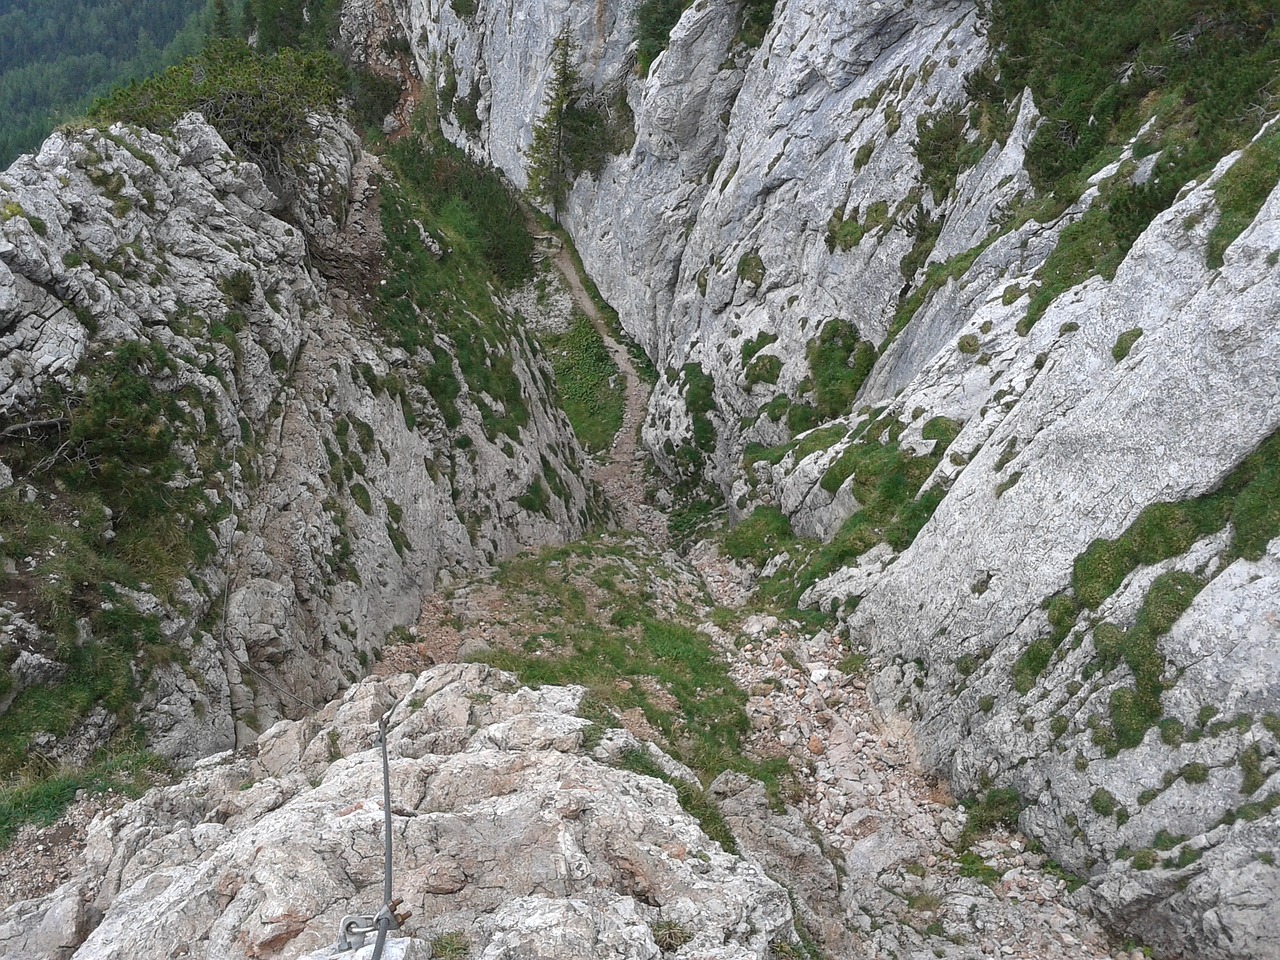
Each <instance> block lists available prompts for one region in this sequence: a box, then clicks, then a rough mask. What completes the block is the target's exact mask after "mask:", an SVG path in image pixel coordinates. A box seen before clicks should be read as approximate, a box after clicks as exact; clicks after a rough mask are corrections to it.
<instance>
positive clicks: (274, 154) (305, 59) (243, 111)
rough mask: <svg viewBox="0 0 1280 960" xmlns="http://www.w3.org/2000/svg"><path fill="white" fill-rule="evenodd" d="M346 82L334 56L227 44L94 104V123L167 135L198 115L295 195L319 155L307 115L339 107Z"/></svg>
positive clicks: (280, 187)
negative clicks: (302, 170) (305, 168)
mask: <svg viewBox="0 0 1280 960" xmlns="http://www.w3.org/2000/svg"><path fill="white" fill-rule="evenodd" d="M344 79H345V77H344V70H343V67H342V66H341V64H340V63H339V62H338V60H337V59H336V58H335V57H333V55H331V54H329V53H326V52H319V51H318V52H312V53H302V52H299V51H297V50H293V49H288V48H286V49H281V50H280V51H279V52H277V53H275V54H271V55H269V56H267V55H262V54H259V53H256V52H255V51H254V50H252V49H251V48H250V47H249V46H248V45H246V44H244V43H241V42H239V41H233V40H223V41H218V42H215V43H212V44H210V45H209V46H208V47H207V48H206V49H205V51H204V52H203V53H202V54H200V55H199V56H198V57H193V58H191V59H190V60H188V61H186V62H185V63H182V64H179V65H178V66H176V67H171V68H170V69H168V70H166V71H165V72H164V73H162V74H160V75H159V76H157V77H154V78H152V79H150V80H147V81H145V82H144V83H140V84H136V85H134V86H130V87H123V88H121V89H119V90H116V91H115V92H114V93H112V94H111V95H110V96H108V97H106V98H104V99H102V100H99V101H98V102H97V103H96V104H94V106H93V109H92V110H91V111H90V118H91V119H93V120H95V121H98V122H111V121H116V120H122V121H124V122H126V123H134V124H137V125H138V126H142V127H147V128H149V129H153V130H164V129H167V128H169V127H170V126H172V124H173V123H174V121H176V120H177V119H178V118H179V117H181V116H183V115H184V114H186V113H188V112H190V111H192V110H198V111H199V112H200V113H202V114H203V115H204V117H205V119H206V120H208V121H209V122H210V123H211V124H212V125H213V126H214V127H215V128H216V129H217V130H218V132H219V133H220V134H222V137H223V139H225V140H226V141H227V143H228V145H230V147H231V148H232V149H233V150H234V151H236V153H237V154H239V155H240V156H242V157H245V158H247V159H250V160H252V161H254V162H255V163H257V164H258V165H259V166H261V167H262V169H263V171H264V172H265V173H266V174H267V176H268V177H270V178H271V179H272V181H273V185H274V186H275V187H276V189H278V190H282V191H284V192H285V194H286V195H287V196H292V191H293V190H294V184H295V183H296V180H297V173H296V172H295V169H296V168H297V167H298V166H300V165H305V163H306V162H307V161H308V160H309V159H310V155H311V137H312V133H311V128H310V126H309V125H308V124H307V116H308V114H311V113H314V112H316V111H317V110H334V109H336V107H337V104H338V98H339V96H340V95H341V94H342V91H343V89H344Z"/></svg>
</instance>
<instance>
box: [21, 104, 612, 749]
mask: <svg viewBox="0 0 1280 960" xmlns="http://www.w3.org/2000/svg"><path fill="white" fill-rule="evenodd" d="M312 126H313V129H312V134H313V136H312V142H313V145H314V149H313V152H312V154H311V157H310V160H309V162H308V163H307V165H306V167H305V169H304V170H303V172H302V175H301V182H302V184H303V185H304V186H303V189H302V190H301V191H300V192H299V195H298V196H297V198H296V199H295V200H294V201H293V202H292V203H291V205H290V206H289V207H284V206H282V204H281V203H280V201H279V200H278V199H277V198H276V196H275V195H274V194H273V193H272V191H271V190H270V189H268V187H267V185H266V184H265V183H264V182H263V178H262V175H261V173H260V171H259V169H258V168H257V167H256V166H254V165H252V164H249V163H245V162H241V161H240V160H238V159H236V158H235V157H234V156H233V155H232V153H231V151H230V150H229V149H228V148H227V146H226V144H225V143H224V142H223V141H222V139H221V138H220V137H219V135H218V134H217V133H216V132H215V131H214V129H213V128H211V127H210V126H208V125H206V124H205V123H204V122H203V121H202V120H201V119H199V118H198V117H189V118H187V119H185V120H183V121H181V122H179V123H178V124H177V126H176V127H175V129H174V132H173V135H172V136H168V137H161V136H157V135H154V134H151V133H147V132H144V131H140V130H136V129H131V128H128V127H124V126H116V127H113V128H111V129H110V130H106V129H102V130H87V131H84V132H79V133H68V134H57V135H55V136H54V137H53V138H51V139H50V140H49V141H48V143H46V144H45V146H44V148H43V149H42V150H41V151H40V153H39V154H38V155H36V156H34V157H28V158H23V159H21V160H19V161H18V162H17V163H15V164H14V165H13V166H12V167H11V168H10V169H9V170H8V171H7V172H6V173H4V174H3V175H0V211H3V213H2V214H0V219H2V220H3V222H2V223H0V413H2V414H3V419H0V424H3V425H4V426H3V430H2V431H0V444H3V449H4V452H5V459H6V462H7V466H6V467H5V469H4V471H3V476H2V477H0V480H2V481H3V483H2V489H0V498H2V506H0V510H2V511H3V518H4V523H5V526H4V533H3V535H4V538H5V542H4V545H3V552H4V554H5V557H6V559H5V564H6V570H5V573H4V583H5V598H6V603H5V605H4V609H3V611H2V612H0V628H2V629H3V631H4V632H3V639H4V657H5V661H4V662H5V663H6V664H10V663H12V664H13V669H12V670H11V671H10V675H11V677H12V679H8V678H7V682H6V683H5V685H4V689H3V691H0V694H2V697H0V702H2V703H3V706H4V708H6V709H8V708H12V710H11V714H10V720H11V721H13V722H14V723H18V722H19V721H27V720H30V716H31V710H33V709H35V708H34V707H32V702H33V698H34V697H37V696H39V690H40V689H41V688H42V687H43V688H46V689H47V688H49V687H50V686H51V685H52V687H53V688H54V689H56V690H61V691H62V695H63V697H64V698H65V699H66V700H67V701H68V702H69V703H71V704H72V707H73V709H71V710H69V711H68V712H66V713H64V714H61V715H60V718H59V720H58V721H57V723H56V724H55V725H54V726H52V727H50V728H49V730H50V732H49V733H48V734H43V735H40V736H38V737H37V739H36V741H33V742H32V743H31V746H30V749H38V750H40V751H41V752H43V753H45V754H46V755H48V756H49V757H50V758H51V759H53V760H55V761H57V760H70V761H73V762H83V761H85V760H86V759H87V758H88V757H89V756H91V755H92V753H93V751H94V749H95V748H96V746H98V745H99V744H100V743H101V742H102V741H103V740H104V739H105V738H106V737H107V736H109V735H110V734H111V733H112V732H113V731H114V730H115V729H116V727H117V726H118V724H120V723H122V722H124V721H125V720H126V719H127V709H126V708H127V704H128V700H129V699H130V698H131V696H132V697H133V698H134V699H137V698H139V697H140V703H139V704H138V706H137V711H138V715H139V716H140V718H141V719H142V722H143V724H144V726H145V727H146V731H147V739H148V741H149V743H150V744H151V745H152V746H153V748H154V749H155V750H156V751H157V752H158V753H159V754H161V755H162V756H164V757H167V758H169V759H171V760H174V761H176V762H178V763H182V764H186V763H190V762H191V761H193V760H195V759H196V758H198V757H201V756H205V755H208V754H209V753H212V752H216V751H218V750H223V749H226V748H229V747H231V746H233V745H235V744H236V743H241V742H245V741H246V740H252V739H253V738H254V737H255V736H256V733H254V732H253V731H254V729H262V728H263V727H265V726H266V725H269V724H270V722H271V721H273V720H274V719H275V718H277V717H279V716H280V715H282V714H283V713H296V712H298V711H299V710H300V709H302V708H303V707H304V706H305V705H306V704H309V703H312V702H315V701H321V700H323V699H325V698H327V697H328V696H331V695H332V694H333V693H335V692H336V691H337V690H339V689H341V688H342V687H344V686H345V685H346V684H347V683H349V682H350V681H351V680H353V679H355V677H356V676H357V671H358V670H360V668H361V665H362V664H364V663H366V662H367V661H368V658H369V657H370V656H371V655H372V654H373V653H374V652H375V651H376V650H377V648H378V647H379V646H380V645H381V644H382V643H383V641H384V640H385V638H386V635H387V633H388V632H389V631H390V630H392V629H393V628H394V627H396V626H399V625H404V624H408V623H412V622H413V621H414V620H415V619H416V617H417V614H418V611H419V608H420V604H421V600H422V597H423V596H424V595H425V594H427V593H429V592H430V591H431V590H432V589H433V586H434V585H435V584H437V583H438V582H441V581H447V580H448V579H449V578H450V577H452V576H456V575H457V573H458V572H459V571H460V570H464V569H470V568H474V567H475V566H477V565H483V564H486V563H488V562H490V561H492V560H493V559H494V558H496V557H499V556H503V555H506V554H509V553H511V552H513V551H515V550H517V549H519V548H521V547H524V546H529V545H536V544H543V543H548V542H557V541H559V540H561V539H562V538H565V537H571V536H574V535H577V534H579V533H581V531H582V530H584V529H585V527H586V525H587V523H588V506H589V504H590V506H591V507H592V509H594V506H595V505H594V502H593V501H591V499H590V497H589V495H588V491H587V490H586V488H585V487H584V485H583V481H582V480H581V479H580V477H581V476H582V454H581V451H580V449H579V447H578V445H577V441H576V440H575V439H574V437H573V433H572V430H571V429H570V427H569V425H568V422H567V420H566V419H565V417H564V415H563V413H562V412H561V411H560V410H559V409H558V407H557V406H556V404H555V401H554V400H552V399H551V397H550V394H549V389H550V388H549V383H550V372H549V368H548V366H547V364H546V362H545V361H544V360H543V359H542V358H541V356H540V355H539V354H538V353H537V352H536V350H535V348H534V346H533V345H532V342H531V341H530V340H529V339H528V337H527V335H525V334H524V333H523V332H522V331H521V330H520V328H519V327H518V326H517V325H514V324H511V325H509V326H508V327H506V328H503V331H504V333H505V334H506V339H500V338H499V339H495V340H493V341H492V347H493V349H495V350H498V351H500V352H501V353H502V355H503V356H505V357H506V358H508V361H509V362H508V363H507V369H506V372H507V373H508V374H509V377H510V378H512V380H513V382H514V383H516V384H517V385H518V389H515V390H513V391H512V392H513V393H514V394H515V395H516V396H520V397H522V398H523V402H524V407H523V409H521V410H516V409H512V408H511V407H510V400H508V401H507V403H508V406H506V407H504V405H503V403H502V401H501V400H499V399H498V398H495V397H493V396H490V395H489V394H487V393H483V392H482V388H481V387H480V386H475V387H472V386H469V385H468V384H467V382H466V376H467V373H468V371H467V370H465V369H463V368H462V367H461V366H460V365H459V361H458V360H457V357H456V355H457V354H458V346H457V343H456V342H455V341H454V340H452V339H450V338H448V337H445V336H443V335H441V336H439V337H436V338H435V339H433V340H431V341H430V349H431V352H430V353H427V352H424V351H415V350H412V349H405V348H404V347H402V346H401V345H399V343H398V342H397V341H396V339H394V338H393V337H392V336H391V335H390V334H389V333H388V331H387V329H386V328H385V326H383V325H381V321H380V319H379V318H380V317H381V315H382V313H383V312H384V308H383V306H382V305H381V304H380V302H379V291H380V285H379V284H380V283H382V284H385V283H386V282H387V280H386V279H385V278H386V277H387V276H388V275H389V274H390V273H391V267H390V265H386V266H384V258H383V255H384V249H383V247H384V242H383V236H382V228H381V226H380V222H379V217H378V200H379V188H380V184H382V183H384V182H386V181H387V180H388V178H389V176H390V175H389V173H388V172H387V171H386V170H385V169H383V168H382V167H381V165H380V164H379V163H378V161H377V160H376V159H374V158H373V157H371V156H369V155H367V154H365V153H363V152H362V151H361V149H360V147H359V145H358V141H357V140H356V138H355V137H354V135H353V134H352V133H351V132H350V131H349V130H348V129H346V128H345V126H344V125H342V124H336V123H334V122H332V121H330V120H327V119H325V118H322V117H315V118H313V121H312ZM418 229H419V231H420V232H421V231H422V228H421V225H420V224H419V227H418ZM422 236H423V238H424V239H425V238H426V234H425V233H423V234H422ZM433 242H434V241H433ZM435 252H436V255H437V257H444V258H446V259H445V265H446V266H447V258H448V257H449V253H448V251H446V250H442V249H441V247H440V246H439V245H438V244H436V245H435ZM379 278H383V279H381V281H380V280H379ZM414 309H417V308H414ZM493 309H494V310H496V311H498V312H499V313H498V315H499V316H501V315H502V314H501V307H500V306H497V305H496V304H495V305H493ZM419 316H422V313H421V311H419ZM432 322H433V321H432V319H431V318H430V317H427V318H426V319H425V321H424V325H425V327H426V329H428V330H430V329H431V325H432ZM428 336H430V334H428ZM479 336H480V335H479V334H477V337H479ZM497 336H498V335H497V334H485V335H484V337H485V339H486V343H488V341H489V339H490V338H491V337H497ZM470 349H471V353H472V354H473V355H474V354H475V353H476V351H477V348H476V347H474V346H472V347H471V348H470ZM440 369H444V370H445V371H446V372H447V373H450V374H453V376H452V378H451V380H452V382H454V383H456V384H457V385H458V388H457V390H456V391H455V392H454V394H453V395H451V396H449V398H448V402H449V407H448V409H447V410H446V409H444V408H443V407H442V403H441V402H440V401H438V399H437V395H439V393H440V391H439V390H438V389H437V390H436V391H435V394H433V392H432V385H433V383H435V382H436V381H438V380H440V377H441V375H440V373H439V370H440ZM433 378H434V379H433ZM489 389H492V388H489ZM495 425H497V426H496V427H495ZM530 491H535V492H538V491H541V496H532V497H531V496H530ZM71 580H74V581H83V583H82V584H77V583H75V582H72V583H68V582H67V581H71ZM99 584H101V586H99ZM68 650H71V651H73V652H71V653H68ZM76 651H78V652H76ZM77 658H79V659H77ZM86 658H87V660H86ZM67 663H69V664H70V666H71V675H70V676H68V673H67V666H66V664H67ZM109 664H114V665H115V666H114V667H112V668H111V669H110V670H109V669H108V666H106V665H109ZM88 670H93V671H97V672H98V673H110V674H111V675H112V676H113V677H115V680H114V683H115V687H114V688H113V689H111V690H108V691H105V692H104V691H103V690H98V689H96V688H95V689H92V690H89V691H87V692H86V691H85V688H84V683H85V677H84V676H83V675H79V676H78V675H77V671H81V672H82V674H83V673H84V672H87V671H88ZM112 670H114V673H112ZM59 684H62V686H59ZM131 687H132V688H133V689H135V690H136V691H137V692H136V693H134V694H132V695H131V694H130V693H129V689H130V688H131ZM27 688H30V692H28V689H27ZM95 697H96V698H97V699H98V700H99V703H98V704H97V705H93V704H92V703H91V702H85V701H86V700H88V701H92V700H93V699H94V698H95ZM104 697H106V699H107V701H108V702H106V703H105V704H104V703H103V702H101V701H102V700H103V698H104ZM15 718H16V719H15ZM20 757H21V748H20V750H19V759H20Z"/></svg>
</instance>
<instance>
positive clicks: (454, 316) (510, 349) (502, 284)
mask: <svg viewBox="0 0 1280 960" xmlns="http://www.w3.org/2000/svg"><path fill="white" fill-rule="evenodd" d="M386 159H387V161H388V164H389V166H390V167H391V168H392V169H393V170H394V171H395V172H396V173H397V174H398V182H394V183H386V184H384V185H383V188H382V203H381V207H380V210H381V215H382V227H383V232H384V233H385V235H386V239H387V244H386V258H385V262H384V269H385V277H384V279H385V282H384V283H382V284H380V285H379V287H378V303H377V310H376V316H377V319H378V321H379V323H380V324H381V326H382V327H383V329H384V330H385V331H386V333H387V334H388V336H389V337H390V339H391V340H392V342H394V343H396V344H397V345H398V346H401V347H403V348H404V349H405V350H406V351H408V352H409V353H410V354H413V355H417V356H420V357H421V359H422V360H423V365H422V367H421V377H422V383H423V385H424V386H426V388H427V390H428V391H429V392H430V393H431V396H432V397H433V399H434V400H435V401H436V404H437V405H438V407H439V408H440V411H441V414H442V416H443V417H444V420H445V423H446V425H448V426H449V427H451V428H456V427H457V426H459V425H460V424H461V423H462V415H461V412H460V411H459V409H458V402H459V400H460V399H461V398H462V396H463V394H464V392H465V393H466V394H467V395H468V396H469V399H470V400H471V402H472V403H474V404H475V405H476V407H477V408H478V409H479V412H480V417H481V421H482V423H483V424H484V429H485V434H486V435H487V436H488V437H489V438H490V439H491V440H492V439H496V438H497V436H498V435H499V434H504V435H506V436H507V437H509V438H511V439H516V438H518V436H519V433H520V429H521V428H522V427H524V426H525V424H527V423H528V419H529V414H528V409H527V405H526V399H525V395H524V393H525V391H524V387H523V385H522V383H521V381H520V378H519V377H518V376H517V375H516V372H515V366H514V363H513V360H512V356H513V354H516V353H524V354H525V355H526V356H530V357H531V356H532V350H533V347H532V344H531V343H530V342H529V341H528V339H527V337H526V336H525V334H524V332H523V331H522V330H520V329H518V327H517V325H516V323H515V321H513V320H512V319H510V318H509V317H507V316H506V315H505V314H504V313H503V311H502V310H501V309H500V308H499V307H498V306H497V305H496V304H495V303H494V301H493V298H492V296H491V295H490V288H491V286H496V287H499V288H511V287H515V286H519V285H520V284H521V283H523V282H524V281H525V280H527V279H528V278H529V277H530V276H531V275H532V271H533V260H532V253H533V238H532V237H531V236H530V234H529V231H528V229H527V228H526V227H525V221H524V216H523V214H522V212H521V210H520V206H519V204H518V203H517V201H516V198H515V196H514V195H513V194H512V193H511V192H510V191H509V190H508V189H507V187H506V185H505V184H504V183H503V182H502V180H501V179H500V178H499V176H498V174H497V173H496V172H495V171H494V170H492V169H491V168H488V167H483V166H481V165H479V164H477V163H476V162H475V161H473V160H471V159H469V158H468V157H467V155H466V154H464V153H463V152H462V151H461V150H458V149H457V148H456V147H453V146H452V145H450V144H448V143H445V142H444V141H443V140H442V139H440V138H424V139H421V140H415V139H413V138H406V139H403V140H400V141H399V142H397V143H396V144H394V145H393V146H392V147H391V148H390V149H389V150H388V151H387V154H386ZM424 229H425V230H426V231H428V232H430V233H432V234H434V235H435V236H437V237H441V238H443V239H444V241H445V243H446V244H447V246H448V248H449V251H450V252H449V253H448V254H447V255H446V256H444V257H442V258H441V259H439V260H437V259H435V258H434V257H432V256H431V254H430V253H429V252H428V251H427V249H426V247H425V245H424V244H423V242H422V237H421V234H422V231H423V230H424ZM484 395H488V397H490V398H492V399H493V400H495V401H497V404H496V405H494V404H491V403H490V402H489V400H487V399H485V396H484Z"/></svg>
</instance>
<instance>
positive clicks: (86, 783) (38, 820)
mask: <svg viewBox="0 0 1280 960" xmlns="http://www.w3.org/2000/svg"><path fill="white" fill-rule="evenodd" d="M163 770H164V765H163V763H162V762H161V761H159V760H158V759H156V758H155V757H154V756H152V755H151V754H149V753H147V752H146V751H143V750H140V749H138V748H136V747H122V748H121V749H120V751H119V752H117V753H115V754H112V755H104V756H100V757H99V758H98V759H97V760H95V761H94V762H93V763H92V764H90V765H89V766H88V767H86V768H85V769H83V770H76V771H67V770H62V771H56V772H54V773H51V774H49V775H48V776H44V777H39V778H35V777H19V778H17V779H15V780H12V781H10V782H8V783H5V784H4V785H2V786H0V849H3V848H4V847H7V846H8V845H9V844H10V843H11V842H12V840H13V835H14V834H15V833H17V832H18V829H19V828H20V827H22V826H24V825H26V824H34V825H35V826H38V827H45V826H48V825H49V824H51V823H53V822H54V821H55V820H57V819H58V818H59V817H60V816H62V814H63V811H65V810H66V808H67V807H68V806H70V805H71V803H72V802H74V801H75V798H76V794H77V793H78V792H79V791H81V790H85V791H87V792H88V793H90V794H102V793H106V792H108V791H112V792H116V793H123V794H125V795H126V796H129V797H138V796H141V795H142V792H143V791H144V790H146V789H147V788H148V787H149V786H151V784H152V782H153V781H154V779H155V777H156V775H157V774H158V773H160V772H162V771H163Z"/></svg>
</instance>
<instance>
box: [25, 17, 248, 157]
mask: <svg viewBox="0 0 1280 960" xmlns="http://www.w3.org/2000/svg"><path fill="white" fill-rule="evenodd" d="M214 6H215V4H214V3H212V2H210V0H0V169H3V168H4V167H7V166H8V165H9V164H10V163H11V162H12V161H13V159H14V158H15V157H17V156H18V155H19V154H20V153H25V152H28V151H31V150H34V149H35V148H37V147H38V146H39V145H40V143H41V142H42V141H43V140H44V138H45V137H46V136H48V134H49V132H50V130H52V129H53V128H54V127H55V126H57V125H58V124H59V123H63V122H65V121H67V120H68V119H70V118H72V117H75V116H78V115H80V114H82V113H83V112H84V110H85V108H86V107H87V106H88V105H89V104H90V103H91V102H92V101H93V99H94V98H95V97H99V96H102V95H103V94H105V93H107V92H108V91H110V90H111V89H112V88H113V87H116V86H118V85H120V84H122V83H128V82H129V81H130V80H133V79H140V78H143V77H147V76H150V75H152V74H154V73H156V72H158V71H160V70H162V69H164V68H165V67H167V66H170V65H171V64H174V63H177V62H178V61H180V60H182V59H183V58H184V57H187V56H190V55H191V54H194V53H197V52H199V49H200V47H201V45H202V44H203V42H204V38H205V37H206V36H207V34H208V32H209V29H210V22H211V19H212V17H213V8H214ZM230 6H232V7H238V6H239V5H238V4H234V3H233V4H230Z"/></svg>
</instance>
